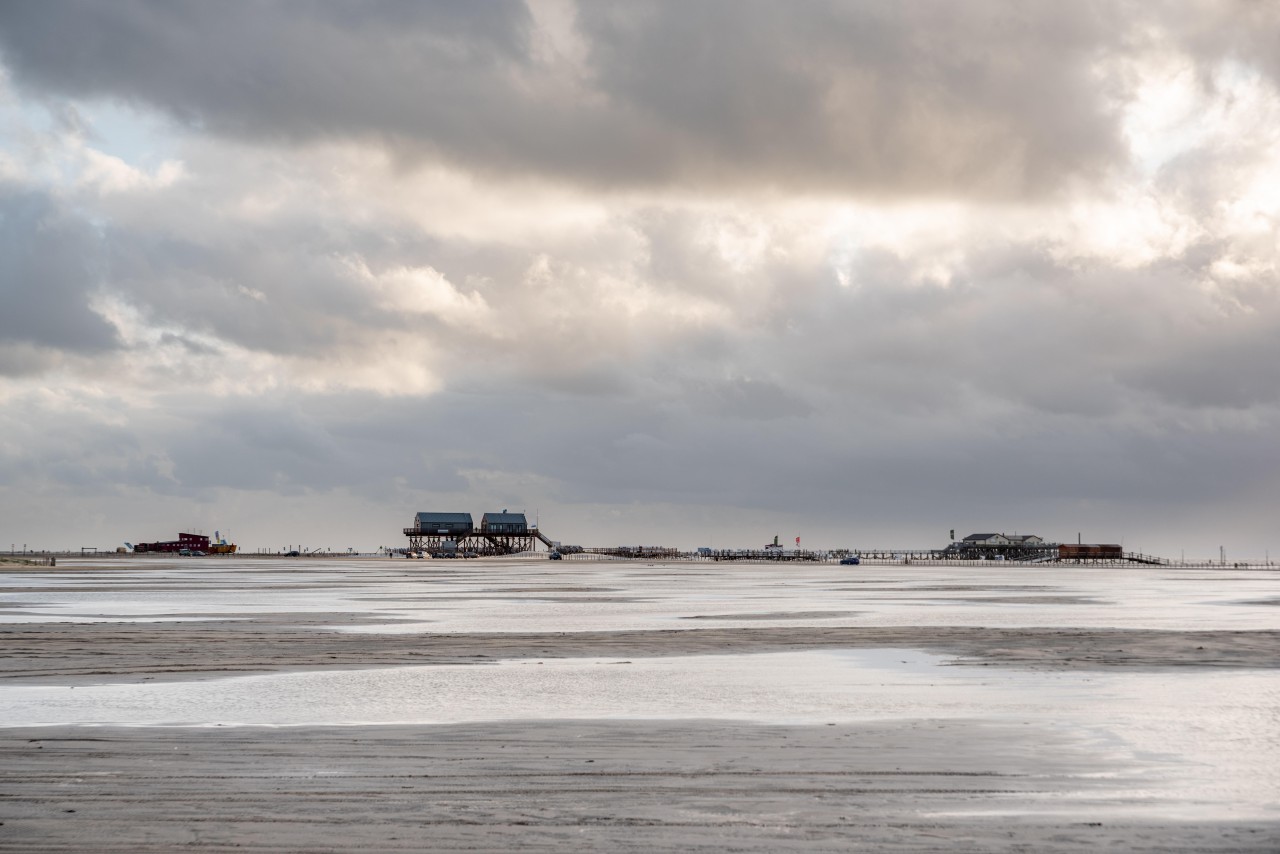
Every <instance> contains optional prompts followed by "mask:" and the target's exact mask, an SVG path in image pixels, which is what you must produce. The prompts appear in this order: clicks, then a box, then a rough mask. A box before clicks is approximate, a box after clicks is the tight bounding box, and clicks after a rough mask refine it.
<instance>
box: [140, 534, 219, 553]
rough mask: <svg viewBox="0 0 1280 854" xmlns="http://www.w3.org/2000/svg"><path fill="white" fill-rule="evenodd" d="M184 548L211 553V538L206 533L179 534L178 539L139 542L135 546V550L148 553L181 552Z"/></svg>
mask: <svg viewBox="0 0 1280 854" xmlns="http://www.w3.org/2000/svg"><path fill="white" fill-rule="evenodd" d="M183 549H186V550H188V551H201V552H204V553H206V554H208V553H209V538H208V537H206V536H205V535H204V534H178V539H176V540H167V541H165V542H162V543H138V544H137V545H135V546H134V547H133V550H134V552H136V553H138V554H146V553H148V552H174V553H177V552H180V551H182V550H183Z"/></svg>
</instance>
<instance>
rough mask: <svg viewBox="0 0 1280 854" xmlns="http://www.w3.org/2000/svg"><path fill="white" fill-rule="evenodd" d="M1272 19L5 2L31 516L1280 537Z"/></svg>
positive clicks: (938, 3) (0, 200)
mask: <svg viewBox="0 0 1280 854" xmlns="http://www.w3.org/2000/svg"><path fill="white" fill-rule="evenodd" d="M1278 224H1280V6H1277V5H1276V4H1274V3H1266V2H1246V0H1222V2H1189V1H1188V0H1178V2H1167V3H1162V2H1147V0H1144V2H1097V3H1091V2H1080V3H1068V4H1063V3H1039V2H984V1H983V0H972V2H964V3H956V2H950V0H930V1H929V2H926V1H925V0H916V1H915V2H911V1H910V0H909V2H858V3H854V2H825V1H824V0H812V2H806V3H799V4H798V3H789V2H760V0H681V1H680V2H674V0H673V1H672V2H645V0H636V1H635V2H632V1H631V0H629V2H626V3H607V2H584V3H575V2H572V0H546V1H545V2H544V0H531V1H530V2H527V3H526V2H515V0H495V1H494V2H486V3H471V2H461V0H459V2H436V3H428V2H407V1H406V2H347V3H337V2H304V0H282V2H251V0H247V1H246V2H240V3H233V4H221V3H208V2H193V1H192V0H166V1H165V2H140V0H117V2H112V3H101V2H92V0H84V2H75V0H46V2H40V3H21V2H0V540H3V546H5V547H7V546H8V545H9V544H10V543H16V544H17V546H18V547H19V548H21V546H22V544H24V543H25V544H27V545H28V546H29V547H34V548H50V549H53V548H79V547H81V546H96V547H99V548H104V547H115V546H116V545H119V544H120V543H122V542H124V541H134V542H136V541H139V540H158V539H170V538H172V537H174V535H175V534H176V533H177V532H178V531H179V530H198V531H203V532H205V533H212V532H213V531H215V530H219V531H222V532H223V533H224V534H228V533H229V534H230V536H231V539H232V540H233V541H236V542H238V543H240V545H241V547H242V548H245V549H249V550H254V549H258V548H266V549H272V550H275V549H279V548H282V547H284V546H286V545H295V544H303V545H306V546H309V547H328V548H332V549H334V550H335V551H337V550H345V549H347V548H358V549H371V548H374V547H376V546H379V545H392V546H401V545H404V544H405V542H406V541H405V540H404V538H403V536H402V535H401V529H402V528H403V527H405V526H406V525H408V524H410V522H411V520H412V517H413V514H414V513H415V512H417V511H419V510H438V511H466V512H471V513H473V514H475V515H476V517H477V518H478V517H479V514H481V513H483V512H486V511H496V510H502V509H509V510H512V511H525V512H527V513H528V514H529V515H530V517H531V518H532V519H536V520H538V521H539V522H540V523H541V526H542V528H543V529H544V530H545V531H546V533H547V534H549V535H550V536H551V537H552V538H554V539H558V540H563V541H565V542H572V543H579V544H583V545H588V546H593V545H617V544H623V543H626V544H644V545H669V546H680V547H686V548H691V547H696V546H714V547H717V548H720V547H758V546H760V545H763V544H764V543H765V542H768V541H770V540H771V539H772V537H773V536H774V535H779V536H780V537H781V538H782V539H783V540H784V541H787V542H791V541H792V540H793V538H794V537H796V536H799V537H802V543H803V545H806V546H814V547H839V546H847V547H861V548H872V547H886V548H905V547H917V548H930V547H933V548H937V547H941V546H943V545H945V544H946V542H947V541H948V539H949V536H950V532H951V531H952V530H955V532H956V535H957V536H958V537H963V536H964V535H965V534H968V533H974V532H1007V533H1015V532H1016V533H1036V534H1040V535H1041V536H1044V537H1045V538H1046V539H1049V540H1051V541H1063V542H1075V541H1076V539H1077V538H1078V537H1079V538H1081V539H1083V541H1084V542H1116V543H1123V544H1124V545H1125V547H1126V548H1127V549H1132V550H1137V551H1142V552H1147V553H1156V554H1162V555H1165V556H1167V557H1174V558H1176V557H1178V556H1179V555H1181V554H1185V555H1186V556H1187V557H1188V558H1190V557H1193V556H1197V557H1201V556H1213V557H1217V556H1218V554H1219V547H1220V546H1225V548H1226V549H1227V554H1228V557H1231V556H1238V557H1241V558H1244V557H1263V556H1264V554H1268V553H1269V552H1270V551H1277V552H1278V553H1280V535H1278V533H1280V512H1278V511H1280V239H1278V237H1277V234H1280V229H1278V227H1277V226H1278Z"/></svg>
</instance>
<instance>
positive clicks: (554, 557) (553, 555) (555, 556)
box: [547, 552, 564, 560]
mask: <svg viewBox="0 0 1280 854" xmlns="http://www.w3.org/2000/svg"><path fill="white" fill-rule="evenodd" d="M547 559H548V560H564V557H563V556H561V554H560V552H551V553H549V554H548V555H547Z"/></svg>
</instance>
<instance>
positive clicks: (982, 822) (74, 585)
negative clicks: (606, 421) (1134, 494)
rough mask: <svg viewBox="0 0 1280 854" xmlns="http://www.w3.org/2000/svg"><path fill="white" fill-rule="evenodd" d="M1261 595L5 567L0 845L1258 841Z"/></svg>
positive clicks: (523, 563) (1262, 741) (703, 578)
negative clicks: (0, 822) (2, 789)
mask: <svg viewBox="0 0 1280 854" xmlns="http://www.w3.org/2000/svg"><path fill="white" fill-rule="evenodd" d="M1277 604H1280V574H1277V573H1276V572H1274V571H1266V570H1232V569H1172V568H1168V567H1142V568H1132V569H1129V568H1125V569H1117V568H1088V567H1072V566H1054V565H1036V566H1015V565H1006V566H1000V565H991V566H946V565H943V566H928V565H924V566H922V565H910V566H904V565H863V566H860V567H841V566H831V565H815V564H783V565H777V564H772V565H759V564H726V563H690V564H681V563H672V564H661V563H646V562H626V561H610V562H587V561H563V562H550V561H545V560H541V561H534V560H521V559H495V560H479V561H465V562H462V561H404V560H396V561H393V560H388V559H382V560H374V559H350V560H348V559H325V560H310V561H309V560H305V559H294V560H263V559H252V558H216V559H215V558H206V559H194V560H165V559H158V558H149V559H143V558H123V559H107V560H102V561H99V562H94V561H68V562H67V563H66V565H65V566H62V565H60V566H58V567H56V568H43V567H42V568H36V567H21V568H17V567H5V568H4V569H3V571H2V572H0V637H2V638H3V644H4V650H5V655H4V656H3V657H0V768H2V769H3V771H0V777H2V778H3V780H4V783H5V787H4V789H5V795H4V797H3V798H0V821H2V822H3V824H0V849H3V850H15V851H19V850H20V851H165V850H171V849H172V848H175V847H178V846H182V847H189V848H194V849H196V850H209V851H223V850H226V851H230V850H233V849H237V850H245V849H248V850H263V851H277V850H280V851H292V850H306V851H355V850H462V849H467V850H475V849H481V850H494V849H499V850H501V849H512V848H521V849H531V850H550V849H558V850H566V849H569V850H601V849H619V850H637V851H638V850H658V851H662V850H672V851H674V850H681V851H688V850H695V851H696V850H716V851H718V850H746V851H778V850H792V849H794V850H801V849H803V850H807V851H808V850H833V851H834V850H849V849H851V848H859V847H865V848H867V849H871V850H887V851H897V850H901V851H914V850H948V851H966V850H971V851H992V850H1028V849H1031V850H1037V851H1083V850H1091V849H1095V848H1097V847H1099V846H1111V847H1116V848H1120V849H1123V850H1152V851H1157V850H1158V851H1274V850H1277V849H1278V848H1280V716H1277V714H1276V709H1277V708H1280V678H1277V677H1278V676H1280V628H1278V625H1280V621H1278V616H1277V615H1280V611H1278V610H1277V608H1276V605H1277Z"/></svg>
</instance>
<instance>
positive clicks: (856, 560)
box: [840, 557, 862, 566]
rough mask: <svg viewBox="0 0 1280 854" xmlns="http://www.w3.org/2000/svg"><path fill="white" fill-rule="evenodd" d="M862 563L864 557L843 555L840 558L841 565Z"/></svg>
mask: <svg viewBox="0 0 1280 854" xmlns="http://www.w3.org/2000/svg"><path fill="white" fill-rule="evenodd" d="M860 563H862V558H858V557H842V558H840V565H841V566H857V565H858V564H860Z"/></svg>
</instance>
